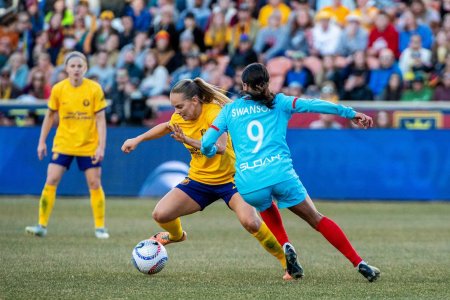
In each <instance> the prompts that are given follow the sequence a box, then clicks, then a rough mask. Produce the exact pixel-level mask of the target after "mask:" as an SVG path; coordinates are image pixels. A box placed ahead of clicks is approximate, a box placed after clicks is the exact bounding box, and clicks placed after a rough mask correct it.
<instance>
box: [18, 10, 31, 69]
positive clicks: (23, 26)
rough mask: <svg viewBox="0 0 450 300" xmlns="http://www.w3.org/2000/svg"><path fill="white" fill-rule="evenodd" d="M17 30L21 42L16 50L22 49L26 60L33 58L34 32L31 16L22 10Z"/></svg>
mask: <svg viewBox="0 0 450 300" xmlns="http://www.w3.org/2000/svg"><path fill="white" fill-rule="evenodd" d="M16 31H17V33H18V34H19V44H18V45H17V48H16V49H15V51H22V52H23V53H24V54H25V55H26V61H27V62H28V61H29V60H31V54H32V50H33V44H34V33H33V29H32V25H31V22H30V16H29V15H28V14H27V13H26V12H20V13H19V14H18V16H17V27H16Z"/></svg>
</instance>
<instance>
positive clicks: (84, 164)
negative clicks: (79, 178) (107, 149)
mask: <svg viewBox="0 0 450 300" xmlns="http://www.w3.org/2000/svg"><path fill="white" fill-rule="evenodd" d="M75 157H76V158H77V164H78V169H80V171H86V170H87V169H90V168H98V167H101V166H102V165H101V162H97V163H96V164H94V163H93V162H92V160H93V157H91V156H75V155H66V154H61V153H56V152H53V154H52V160H51V161H50V163H52V164H57V165H60V166H63V167H66V169H67V170H69V168H70V164H71V163H72V160H73V159H74V158H75Z"/></svg>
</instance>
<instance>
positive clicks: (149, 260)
mask: <svg viewBox="0 0 450 300" xmlns="http://www.w3.org/2000/svg"><path fill="white" fill-rule="evenodd" d="M168 259H169V257H168V256H167V251H166V248H164V246H163V245H161V243H159V242H157V241H155V240H143V241H140V242H139V243H138V244H137V245H136V247H134V249H133V253H132V254H131V262H132V263H133V265H134V266H135V267H136V269H138V270H139V271H140V272H142V273H144V274H149V275H152V274H156V273H158V272H160V271H161V270H162V269H163V268H164V266H165V265H166V263H167V260H168Z"/></svg>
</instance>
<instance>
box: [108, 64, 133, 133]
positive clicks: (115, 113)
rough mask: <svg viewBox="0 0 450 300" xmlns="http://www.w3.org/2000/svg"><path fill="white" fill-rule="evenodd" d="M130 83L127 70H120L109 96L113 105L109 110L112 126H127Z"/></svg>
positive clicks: (109, 120)
mask: <svg viewBox="0 0 450 300" xmlns="http://www.w3.org/2000/svg"><path fill="white" fill-rule="evenodd" d="M129 83H130V77H129V76H128V71H127V69H125V68H121V69H118V70H117V72H116V81H115V83H114V85H113V87H112V89H111V91H110V92H109V95H108V98H109V99H111V105H110V106H109V107H108V109H107V119H108V123H110V124H112V125H121V124H125V123H126V121H127V119H128V118H129V116H130V98H129V94H128V90H127V86H128V85H129Z"/></svg>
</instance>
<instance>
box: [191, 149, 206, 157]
mask: <svg viewBox="0 0 450 300" xmlns="http://www.w3.org/2000/svg"><path fill="white" fill-rule="evenodd" d="M188 150H189V152H190V153H191V155H192V156H193V157H194V156H195V157H202V156H203V153H202V152H201V151H200V149H197V148H188Z"/></svg>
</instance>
